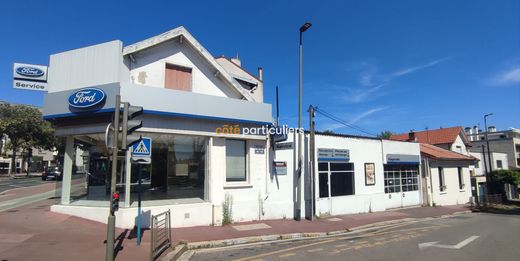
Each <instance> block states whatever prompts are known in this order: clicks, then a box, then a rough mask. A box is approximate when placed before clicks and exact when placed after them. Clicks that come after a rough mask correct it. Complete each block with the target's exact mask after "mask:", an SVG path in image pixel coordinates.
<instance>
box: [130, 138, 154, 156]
mask: <svg viewBox="0 0 520 261" xmlns="http://www.w3.org/2000/svg"><path fill="white" fill-rule="evenodd" d="M151 156H152V139H151V138H148V137H143V138H142V139H141V141H139V142H138V143H136V144H135V145H133V146H132V157H140V158H149V157H151Z"/></svg>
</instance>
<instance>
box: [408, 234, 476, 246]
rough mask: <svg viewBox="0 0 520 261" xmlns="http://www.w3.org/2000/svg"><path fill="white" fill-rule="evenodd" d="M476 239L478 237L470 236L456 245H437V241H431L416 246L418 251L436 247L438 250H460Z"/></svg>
mask: <svg viewBox="0 0 520 261" xmlns="http://www.w3.org/2000/svg"><path fill="white" fill-rule="evenodd" d="M477 238H479V236H470V237H468V238H466V239H464V240H462V241H460V242H459V243H458V244H456V245H442V244H437V243H439V241H433V242H425V243H420V244H419V245H418V246H419V249H423V248H427V247H438V248H447V249H461V248H463V247H465V246H466V245H468V244H469V243H471V242H472V241H473V240H475V239H477Z"/></svg>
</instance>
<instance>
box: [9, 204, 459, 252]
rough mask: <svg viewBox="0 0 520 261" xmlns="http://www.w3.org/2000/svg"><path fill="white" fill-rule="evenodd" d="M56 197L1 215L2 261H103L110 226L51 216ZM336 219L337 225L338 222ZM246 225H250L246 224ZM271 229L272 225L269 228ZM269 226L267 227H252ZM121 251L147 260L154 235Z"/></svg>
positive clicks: (358, 219) (343, 224) (218, 230)
mask: <svg viewBox="0 0 520 261" xmlns="http://www.w3.org/2000/svg"><path fill="white" fill-rule="evenodd" d="M55 200H56V199H54V200H53V199H48V200H45V201H41V202H37V203H34V204H30V205H26V206H23V207H19V208H16V209H11V210H8V211H5V212H0V224H2V226H0V260H44V261H47V260H74V261H82V260H85V261H87V260H89V261H90V260H104V258H105V244H104V241H105V238H106V225H105V224H101V223H97V222H93V221H88V220H84V219H81V218H77V217H72V216H68V215H63V214H57V213H52V212H50V211H49V206H50V205H51V204H53V203H55V202H54V201H55ZM466 210H468V208H466V207H465V206H451V207H436V208H429V207H425V208H410V209H400V210H394V211H387V212H378V213H370V214H355V215H343V216H335V217H328V218H323V219H318V220H316V221H315V222H310V221H307V220H302V221H300V222H298V221H294V220H269V221H261V222H246V223H238V224H233V225H227V226H223V227H221V226H209V227H208V226H201V227H191V228H174V229H172V237H173V240H174V241H175V242H179V241H181V240H182V241H187V242H201V241H208V240H223V239H231V238H241V237H248V236H261V235H273V234H288V233H302V232H305V233H311V232H330V231H338V230H345V229H351V228H354V227H359V226H363V225H368V224H373V223H375V222H381V221H389V220H399V219H404V218H423V217H435V216H441V215H446V214H453V213H455V212H460V211H466ZM334 220H335V221H334ZM244 225H246V226H244ZM267 226H268V227H267ZM258 227H264V228H262V229H252V230H251V228H258ZM119 235H121V237H120V239H121V240H120V241H119V242H120V246H121V248H122V249H121V251H120V252H119V253H118V255H117V258H116V260H148V259H149V251H150V243H149V236H150V233H149V231H145V232H144V237H143V241H142V244H141V246H139V247H138V246H136V239H135V237H133V236H130V231H129V230H122V229H117V231H116V236H119Z"/></svg>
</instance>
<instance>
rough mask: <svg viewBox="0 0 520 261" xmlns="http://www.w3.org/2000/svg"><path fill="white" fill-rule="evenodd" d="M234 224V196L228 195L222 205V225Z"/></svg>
mask: <svg viewBox="0 0 520 261" xmlns="http://www.w3.org/2000/svg"><path fill="white" fill-rule="evenodd" d="M231 223H233V196H231V195H230V194H228V193H226V196H225V198H224V203H222V224H224V225H227V224H231Z"/></svg>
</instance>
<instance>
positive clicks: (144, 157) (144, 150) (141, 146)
mask: <svg viewBox="0 0 520 261" xmlns="http://www.w3.org/2000/svg"><path fill="white" fill-rule="evenodd" d="M131 151H132V157H131V159H130V161H131V162H132V163H135V164H138V165H139V167H138V169H139V170H138V173H137V245H138V246H139V245H141V199H142V198H141V197H142V191H143V190H142V184H143V182H142V179H143V166H141V165H143V164H150V163H151V162H152V161H151V158H152V139H151V138H148V137H141V140H140V141H139V142H138V143H136V144H134V145H133V146H132V147H131Z"/></svg>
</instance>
